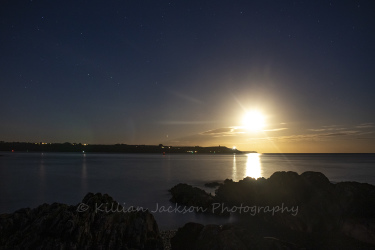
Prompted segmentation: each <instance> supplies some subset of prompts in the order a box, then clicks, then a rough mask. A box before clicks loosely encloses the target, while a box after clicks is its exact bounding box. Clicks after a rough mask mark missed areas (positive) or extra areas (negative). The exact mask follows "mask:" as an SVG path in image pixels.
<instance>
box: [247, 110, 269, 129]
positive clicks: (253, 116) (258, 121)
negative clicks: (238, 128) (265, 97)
mask: <svg viewBox="0 0 375 250" xmlns="http://www.w3.org/2000/svg"><path fill="white" fill-rule="evenodd" d="M264 123H265V119H264V115H263V114H262V113H261V112H259V111H250V112H247V113H246V114H245V115H244V117H243V120H242V124H243V126H244V128H246V129H248V130H251V131H260V130H262V129H263V127H264V125H265V124H264Z"/></svg>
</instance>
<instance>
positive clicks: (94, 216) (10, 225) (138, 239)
mask: <svg viewBox="0 0 375 250" xmlns="http://www.w3.org/2000/svg"><path fill="white" fill-rule="evenodd" d="M112 204H113V205H114V206H112ZM117 204H118V203H117V202H115V201H114V200H113V199H112V198H111V197H110V196H108V195H102V194H100V193H97V194H92V193H89V194H87V195H86V196H85V197H84V199H83V200H82V203H81V204H78V205H76V206H68V205H65V204H60V203H54V204H51V205H48V204H43V205H41V206H39V207H37V208H35V209H29V208H26V209H21V210H18V211H16V212H14V213H12V214H2V215H0V249H164V247H163V241H162V238H161V237H160V234H159V229H158V225H157V224H156V221H155V219H154V217H153V216H152V214H150V213H149V212H147V211H138V212H129V213H125V212H119V211H121V209H122V208H121V207H119V206H118V205H117Z"/></svg>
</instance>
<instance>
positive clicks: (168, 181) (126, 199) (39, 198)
mask: <svg viewBox="0 0 375 250" xmlns="http://www.w3.org/2000/svg"><path fill="white" fill-rule="evenodd" d="M276 171H295V172H297V173H299V174H301V173H303V172H305V171H318V172H322V173H323V174H325V175H326V176H327V177H328V178H329V179H330V181H331V182H341V181H357V182H365V183H370V184H373V185H375V154H257V153H252V154H241V155H239V154H237V155H194V154H192V155H189V154H186V155H185V154H184V155H182V154H181V155H180V154H171V155H159V154H91V153H86V154H83V153H9V152H0V213H9V212H13V211H15V210H17V209H20V208H24V207H31V208H35V207H37V206H38V205H41V204H43V203H53V202H60V203H66V204H70V205H76V204H79V203H80V201H81V200H82V198H83V197H84V196H85V195H86V194H87V193H88V192H93V193H96V192H100V193H108V194H109V195H110V196H112V197H113V198H114V199H115V200H116V201H117V202H119V203H120V204H121V205H122V206H123V207H124V208H126V209H131V207H133V208H137V209H146V208H148V209H149V211H151V212H152V213H153V215H154V217H155V218H156V220H157V222H158V225H159V228H160V229H162V230H166V229H174V228H178V227H180V226H182V225H184V224H185V223H186V222H189V221H196V222H200V223H203V224H209V223H218V224H222V223H229V222H232V221H233V220H235V218H234V217H229V218H220V217H216V216H207V215H202V214H196V213H194V212H186V213H182V212H181V209H179V210H176V209H175V208H176V207H175V206H176V204H172V203H171V202H170V201H169V199H170V197H171V196H170V194H169V192H168V189H170V188H171V187H173V186H174V185H176V184H178V183H187V184H191V185H194V186H197V187H200V188H203V189H205V190H206V191H208V192H211V193H214V189H210V188H205V187H204V184H205V183H208V182H212V181H223V180H225V179H233V180H234V181H238V180H241V179H243V178H245V177H246V176H250V177H254V178H258V177H261V176H262V177H265V178H268V177H270V176H271V175H272V174H273V173H274V172H276ZM161 206H164V208H165V209H161ZM169 207H170V208H169ZM98 208H99V209H101V207H98ZM116 208H117V207H113V209H116ZM167 208H169V211H165V210H167Z"/></svg>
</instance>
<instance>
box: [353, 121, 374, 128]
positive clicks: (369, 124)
mask: <svg viewBox="0 0 375 250" xmlns="http://www.w3.org/2000/svg"><path fill="white" fill-rule="evenodd" d="M374 127H375V125H374V123H372V122H368V123H362V124H359V125H358V126H356V128H374Z"/></svg>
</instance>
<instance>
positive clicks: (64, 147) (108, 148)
mask: <svg viewBox="0 0 375 250" xmlns="http://www.w3.org/2000/svg"><path fill="white" fill-rule="evenodd" d="M0 151H7V152H61V153H69V152H72V153H73V152H76V153H149V154H150V153H154V154H243V153H244V152H242V151H240V150H238V149H235V148H228V147H225V146H220V145H219V146H213V147H201V146H164V145H163V144H159V145H128V144H113V145H103V144H82V143H69V142H65V143H43V142H40V143H31V142H0ZM252 152H253V153H256V152H255V151H252Z"/></svg>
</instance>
